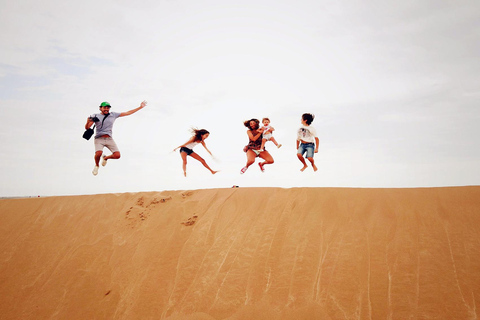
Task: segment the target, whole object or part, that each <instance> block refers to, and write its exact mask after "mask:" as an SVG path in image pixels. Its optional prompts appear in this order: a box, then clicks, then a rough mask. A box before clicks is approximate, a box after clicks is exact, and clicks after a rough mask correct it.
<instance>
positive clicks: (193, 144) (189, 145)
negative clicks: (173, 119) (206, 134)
mask: <svg viewBox="0 0 480 320" xmlns="http://www.w3.org/2000/svg"><path fill="white" fill-rule="evenodd" d="M199 143H200V142H195V141H193V142H190V143H189V144H186V145H185V146H184V147H185V148H188V149H191V150H193V148H195V146H196V145H197V144H199Z"/></svg>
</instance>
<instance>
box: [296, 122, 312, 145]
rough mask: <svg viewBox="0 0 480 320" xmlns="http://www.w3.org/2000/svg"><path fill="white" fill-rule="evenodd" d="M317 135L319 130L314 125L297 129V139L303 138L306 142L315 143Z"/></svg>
mask: <svg viewBox="0 0 480 320" xmlns="http://www.w3.org/2000/svg"><path fill="white" fill-rule="evenodd" d="M316 137H317V130H315V128H314V127H312V126H304V125H303V124H302V126H301V127H300V128H299V129H298V131H297V140H303V141H305V142H307V143H308V142H312V143H315V138H316Z"/></svg>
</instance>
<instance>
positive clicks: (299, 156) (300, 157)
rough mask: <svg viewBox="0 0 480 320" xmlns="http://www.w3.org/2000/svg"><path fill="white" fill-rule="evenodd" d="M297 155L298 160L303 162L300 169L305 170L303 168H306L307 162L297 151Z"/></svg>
mask: <svg viewBox="0 0 480 320" xmlns="http://www.w3.org/2000/svg"><path fill="white" fill-rule="evenodd" d="M297 157H298V160H300V162H301V163H302V164H303V168H302V169H300V171H302V172H303V171H305V169H307V163H306V162H305V159H304V158H303V155H302V154H300V153H297Z"/></svg>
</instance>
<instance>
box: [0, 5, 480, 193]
mask: <svg viewBox="0 0 480 320" xmlns="http://www.w3.org/2000/svg"><path fill="white" fill-rule="evenodd" d="M0 48H1V50H0V58H1V59H0V111H1V114H2V119H3V124H2V126H1V127H0V144H1V148H0V152H1V157H0V180H1V183H0V197H14V196H27V197H28V196H56V195H81V194H103V193H125V192H140V191H163V190H193V189H203V188H230V187H232V186H234V185H236V186H239V187H283V188H294V187H361V188H373V187H375V188H376V187H378V188H411V187H444V186H465V185H479V184H480V169H479V164H480V129H479V128H480V125H479V123H480V105H479V101H480V59H479V58H480V2H478V1H475V0H459V1H446V0H423V1H411V0H407V1H393V0H381V1H380V0H378V1H377V0H367V1H353V0H335V1H333V0H311V1H310V0H275V1H273V0H244V1H229V0H195V1H193V0H179V1H176V0H139V1H126V0H105V1H100V2H99V1H93V0H85V1H75V2H68V1H59V0H45V1H42V5H41V6H40V5H38V2H37V1H33V0H19V1H5V0H0ZM143 100H147V101H148V105H147V107H146V108H144V109H142V110H140V111H138V112H137V113H135V114H133V115H130V116H127V117H122V118H119V119H117V120H116V122H115V125H114V129H113V137H114V139H115V141H116V143H117V145H118V146H119V148H120V152H121V155H122V157H121V159H119V160H111V161H109V162H108V164H107V166H106V167H100V170H99V174H98V175H97V176H93V175H92V173H91V172H92V169H93V167H94V161H93V155H94V145H93V139H91V140H89V141H86V140H84V139H83V138H82V134H83V132H84V125H85V123H86V120H87V117H88V116H89V115H91V114H93V113H96V112H98V106H99V105H100V103H101V102H103V101H108V102H110V104H111V105H112V109H111V111H115V112H124V111H128V110H131V109H134V108H136V107H138V106H139V105H140V103H141V101H143ZM306 112H308V113H313V114H314V115H315V120H314V122H313V123H312V126H314V127H315V128H316V130H317V133H318V136H319V141H320V143H319V152H318V153H317V154H315V158H314V159H315V164H316V165H317V167H318V171H317V172H313V170H312V168H311V167H309V168H308V169H307V170H305V171H304V172H300V169H301V168H302V164H301V163H300V161H299V160H298V159H297V156H296V131H297V129H298V127H299V126H300V119H301V115H302V114H303V113H306ZM263 117H268V118H270V120H271V125H272V126H273V127H274V128H275V132H274V137H275V138H276V140H277V141H278V142H279V143H281V144H282V145H283V146H282V148H280V149H277V148H275V146H274V145H273V143H272V142H267V145H266V148H267V150H269V152H270V153H271V155H272V156H273V158H274V159H275V163H274V164H272V165H269V166H266V167H265V168H266V171H265V172H264V173H262V172H260V170H259V167H258V165H257V164H254V165H252V166H251V167H250V168H249V170H248V171H247V172H246V173H245V174H243V175H241V174H240V169H241V168H242V167H243V166H245V163H246V156H245V153H244V152H243V151H242V149H243V147H244V146H245V145H246V144H247V143H248V138H247V132H246V130H247V129H246V128H245V127H244V126H243V122H244V121H245V120H248V119H251V118H257V119H260V120H261V119H262V118H263ZM191 128H199V129H202V128H205V129H207V130H209V131H210V136H209V138H208V139H207V140H206V144H207V147H208V148H209V149H210V151H211V152H212V153H213V155H214V158H212V157H210V155H209V154H208V153H207V152H206V151H205V150H204V149H203V147H202V146H201V145H200V146H197V147H196V148H195V152H196V153H198V154H199V155H200V156H202V157H203V158H204V159H205V160H206V161H207V163H208V164H209V165H210V166H211V167H212V168H213V169H215V170H220V172H219V173H217V174H216V175H212V174H211V173H210V172H209V171H208V170H206V169H205V168H204V167H203V166H202V165H201V164H200V163H199V162H198V161H196V160H194V159H192V158H189V160H188V164H187V177H184V176H183V170H182V161H181V158H180V155H179V153H178V151H177V152H173V149H174V148H176V147H178V146H179V145H181V144H183V143H185V142H186V141H187V140H188V139H189V138H190V130H191ZM105 151H106V152H108V150H105ZM108 154H109V153H108Z"/></svg>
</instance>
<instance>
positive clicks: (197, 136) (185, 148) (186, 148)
mask: <svg viewBox="0 0 480 320" xmlns="http://www.w3.org/2000/svg"><path fill="white" fill-rule="evenodd" d="M192 134H193V136H192V137H191V138H190V140H188V141H187V142H186V143H184V144H182V145H181V146H178V147H176V148H175V149H174V150H173V151H176V150H177V149H178V148H180V156H181V157H182V160H183V175H184V176H185V177H186V176H187V156H190V157H192V158H193V159H196V160H198V161H200V162H201V163H202V164H203V166H204V167H205V168H207V169H208V170H210V172H211V173H212V174H215V173H217V172H218V171H214V170H212V169H210V167H209V166H208V164H207V163H206V162H205V160H203V158H202V157H200V156H199V155H198V154H197V153H195V152H194V151H193V148H194V147H195V146H196V145H197V144H199V143H200V144H202V146H203V147H204V148H205V150H207V151H208V153H210V155H211V156H212V157H213V155H212V153H211V152H210V150H208V148H207V146H206V145H205V139H207V138H208V136H209V135H210V132H208V131H207V130H205V129H200V130H199V129H192Z"/></svg>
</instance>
